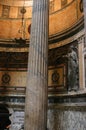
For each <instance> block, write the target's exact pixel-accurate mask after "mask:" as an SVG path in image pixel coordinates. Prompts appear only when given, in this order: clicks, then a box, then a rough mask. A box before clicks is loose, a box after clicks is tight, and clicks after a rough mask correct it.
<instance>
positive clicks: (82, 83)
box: [78, 36, 85, 90]
mask: <svg viewBox="0 0 86 130" xmlns="http://www.w3.org/2000/svg"><path fill="white" fill-rule="evenodd" d="M83 50H84V36H81V37H80V38H78V54H79V86H80V89H81V90H82V89H84V88H85V67H84V54H83Z"/></svg>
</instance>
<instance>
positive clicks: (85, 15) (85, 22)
mask: <svg viewBox="0 0 86 130" xmlns="http://www.w3.org/2000/svg"><path fill="white" fill-rule="evenodd" d="M83 9H84V26H85V27H84V28H85V46H86V0H83Z"/></svg>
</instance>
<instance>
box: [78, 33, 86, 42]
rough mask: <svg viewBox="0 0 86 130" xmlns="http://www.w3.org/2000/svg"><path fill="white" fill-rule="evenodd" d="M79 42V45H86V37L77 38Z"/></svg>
mask: <svg viewBox="0 0 86 130" xmlns="http://www.w3.org/2000/svg"><path fill="white" fill-rule="evenodd" d="M77 41H78V43H79V44H81V43H85V36H84V35H82V36H80V37H79V38H77Z"/></svg>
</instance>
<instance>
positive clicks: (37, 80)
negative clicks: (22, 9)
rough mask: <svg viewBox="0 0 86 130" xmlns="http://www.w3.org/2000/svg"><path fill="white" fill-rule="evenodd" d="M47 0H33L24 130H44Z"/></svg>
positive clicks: (45, 112)
mask: <svg viewBox="0 0 86 130" xmlns="http://www.w3.org/2000/svg"><path fill="white" fill-rule="evenodd" d="M48 8H49V0H33V13H32V25H31V39H30V48H29V63H28V78H27V87H26V103H25V130H46V128H47V96H48V93H47V87H48V85H47V84H48V83H47V81H48V78H47V71H48V69H47V68H48V17H49V16H48V15H49V14H48V10H49V9H48Z"/></svg>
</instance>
